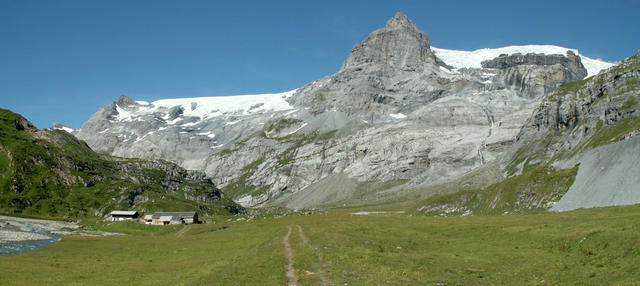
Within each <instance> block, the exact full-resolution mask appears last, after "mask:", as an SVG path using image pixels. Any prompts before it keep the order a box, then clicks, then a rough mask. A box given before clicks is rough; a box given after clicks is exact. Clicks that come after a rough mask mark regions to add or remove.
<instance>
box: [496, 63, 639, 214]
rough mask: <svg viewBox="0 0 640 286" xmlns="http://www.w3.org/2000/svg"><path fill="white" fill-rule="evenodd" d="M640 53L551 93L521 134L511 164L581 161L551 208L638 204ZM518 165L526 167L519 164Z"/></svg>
mask: <svg viewBox="0 0 640 286" xmlns="http://www.w3.org/2000/svg"><path fill="white" fill-rule="evenodd" d="M639 82H640V57H639V56H638V55H636V56H633V57H630V58H628V59H626V60H624V61H623V62H622V63H620V64H619V65H617V66H614V67H612V68H610V69H608V70H606V71H605V72H601V73H600V74H598V75H597V76H595V77H592V78H590V79H588V80H584V81H579V82H575V83H572V84H571V85H567V86H565V87H562V88H561V89H559V90H558V91H557V92H555V93H553V94H551V95H549V96H548V97H547V98H545V100H544V101H543V102H542V103H541V104H540V106H539V107H538V108H536V110H535V111H534V113H533V116H532V117H531V118H530V119H529V120H528V121H527V123H526V124H525V126H524V127H523V128H522V131H521V132H520V134H519V135H518V141H517V143H516V144H515V148H514V149H513V152H515V154H514V155H508V156H506V158H509V160H510V161H511V164H513V162H514V161H517V160H519V159H522V158H528V159H527V160H528V161H527V162H526V164H529V165H546V164H550V165H553V166H555V167H558V168H561V169H564V168H572V167H573V166H575V165H576V164H580V165H579V169H578V174H577V176H576V178H575V181H574V183H573V185H572V186H571V188H570V189H569V191H568V192H567V193H566V194H565V195H564V196H563V197H562V198H561V199H560V201H559V202H558V203H557V204H556V205H555V206H553V208H552V210H557V211H565V210H572V209H577V208H585V207H596V206H610V205H625V204H634V203H640V189H639V187H638V180H637V178H638V176H637V175H635V174H637V173H638V170H639V169H638V168H639V166H638V163H637V162H638V158H637V154H638V151H637V149H638V142H640V141H639V140H638V138H636V136H637V135H640V129H638V124H637V122H638V115H639V114H638V108H639V107H640V106H639V104H638V103H639V102H640V84H639ZM519 168H522V166H520V167H519Z"/></svg>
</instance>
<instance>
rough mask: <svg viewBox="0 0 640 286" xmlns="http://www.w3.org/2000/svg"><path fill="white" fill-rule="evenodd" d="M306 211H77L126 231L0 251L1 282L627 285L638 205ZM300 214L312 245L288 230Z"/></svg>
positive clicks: (639, 255) (633, 266) (636, 257)
mask: <svg viewBox="0 0 640 286" xmlns="http://www.w3.org/2000/svg"><path fill="white" fill-rule="evenodd" d="M354 211H356V209H332V210H327V211H324V212H322V213H319V214H316V215H313V216H308V217H306V216H288V217H284V218H279V219H274V218H271V219H266V220H260V221H251V222H224V223H218V224H208V225H191V226H189V229H188V230H187V231H186V232H185V233H184V234H183V235H181V236H178V235H177V233H178V231H180V230H182V228H183V227H184V226H182V225H178V226H170V227H169V228H166V227H157V226H144V225H134V224H131V223H111V224H108V223H103V222H97V223H96V222H87V224H86V225H98V226H97V227H95V228H97V229H105V230H118V231H122V232H126V233H129V235H126V236H111V237H77V236H66V237H64V239H63V240H62V241H60V242H58V243H55V244H53V245H51V246H48V247H46V248H43V249H39V250H36V251H32V252H28V253H25V254H21V255H15V256H10V257H0V276H2V277H3V285H43V284H46V285H87V284H90V285H114V284H116V285H122V284H130V285H131V284H135V285H205V284H206V285H210V284H214V285H283V284H285V282H286V280H285V276H284V261H285V260H284V246H283V237H284V235H285V234H286V233H287V229H288V227H289V226H294V227H293V229H292V230H293V231H292V234H291V236H290V244H291V247H292V250H293V253H294V256H295V263H294V265H293V267H294V269H295V273H296V275H297V277H298V281H299V282H300V285H320V278H319V273H320V272H321V270H324V271H323V272H324V273H325V276H326V278H327V280H328V282H329V283H330V284H331V285H344V284H345V283H347V284H348V285H434V284H435V285H554V284H558V285H575V284H581V285H592V284H594V285H602V284H606V285H635V284H637V283H640V280H639V278H638V276H637V273H640V264H639V263H638V261H640V248H638V246H637V241H638V240H639V239H640V220H638V218H639V217H640V205H635V206H627V207H610V208H598V209H586V210H577V211H572V212H566V213H543V214H535V215H508V216H479V217H446V218H442V217H423V216H406V215H400V214H386V215H384V214H383V215H375V216H355V215H351V214H350V213H351V212H354ZM296 225H299V226H300V227H301V228H302V230H303V232H304V234H305V235H306V237H308V238H309V242H310V243H311V244H312V245H313V246H315V247H316V248H317V253H318V254H319V257H321V258H322V260H319V259H318V258H317V257H318V256H316V254H315V253H314V251H313V250H312V249H311V248H309V247H308V246H307V245H305V244H304V242H303V241H302V238H301V237H300V236H299V235H298V232H297V228H296V227H295V226H296Z"/></svg>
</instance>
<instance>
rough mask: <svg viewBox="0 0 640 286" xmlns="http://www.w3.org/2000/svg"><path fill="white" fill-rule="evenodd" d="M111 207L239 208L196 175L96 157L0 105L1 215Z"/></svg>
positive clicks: (79, 213) (75, 213) (66, 213)
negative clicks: (37, 127) (0, 107)
mask: <svg viewBox="0 0 640 286" xmlns="http://www.w3.org/2000/svg"><path fill="white" fill-rule="evenodd" d="M113 209H133V210H138V211H142V212H151V211H157V210H165V211H178V210H196V211H198V212H200V213H201V214H203V215H206V214H228V213H230V212H231V213H237V212H239V211H241V210H242V209H241V207H239V206H238V205H236V204H235V203H234V202H233V201H231V200H230V199H228V198H225V197H224V195H223V194H222V192H221V191H220V190H219V189H218V188H216V186H215V185H213V183H212V182H211V181H210V180H209V179H207V178H206V177H205V176H204V174H202V173H197V172H191V171H186V170H184V169H182V168H181V167H178V166H176V165H175V164H171V163H168V162H158V161H145V160H138V159H123V158H114V157H110V156H106V155H101V154H98V153H96V152H94V151H92V150H91V148H89V147H88V146H87V145H86V144H85V143H84V142H82V141H79V140H78V139H76V138H75V137H74V136H73V135H71V134H69V133H67V132H64V131H60V130H55V131H51V130H38V129H36V128H35V127H34V126H33V125H32V124H31V123H30V122H29V121H28V120H26V119H25V118H23V117H22V116H20V115H18V114H15V113H13V112H11V111H9V110H5V109H0V211H1V212H3V213H7V214H23V215H41V216H52V217H70V218H71V217H73V218H77V217H88V216H102V215H104V214H106V213H108V212H109V211H111V210H113Z"/></svg>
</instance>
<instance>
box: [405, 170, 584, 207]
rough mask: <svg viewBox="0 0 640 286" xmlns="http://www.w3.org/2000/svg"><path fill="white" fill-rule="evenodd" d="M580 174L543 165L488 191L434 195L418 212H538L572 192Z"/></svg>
mask: <svg viewBox="0 0 640 286" xmlns="http://www.w3.org/2000/svg"><path fill="white" fill-rule="evenodd" d="M577 172H578V166H575V167H574V168H572V169H566V170H555V169H554V168H553V167H549V166H541V167H535V168H533V169H531V170H528V171H526V172H524V173H522V174H520V175H518V176H514V177H511V178H507V179H505V180H502V181H500V182H498V183H495V184H493V185H490V186H488V187H486V188H484V189H471V190H462V191H458V192H455V193H450V194H444V195H439V196H433V197H430V198H427V199H425V200H423V201H420V202H419V203H417V204H416V205H415V206H414V208H415V209H417V213H422V214H427V215H461V214H475V215H484V214H494V215H495V214H498V215H499V214H504V213H535V212H543V211H545V210H546V208H547V205H548V204H549V203H551V202H557V201H558V200H560V198H561V197H562V196H563V195H564V194H565V193H566V192H567V191H568V190H569V187H570V186H571V185H572V184H573V180H574V178H575V176H576V173H577Z"/></svg>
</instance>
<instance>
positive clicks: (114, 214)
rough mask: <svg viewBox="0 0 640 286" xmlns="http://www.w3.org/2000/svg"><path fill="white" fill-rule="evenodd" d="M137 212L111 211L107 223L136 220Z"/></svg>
mask: <svg viewBox="0 0 640 286" xmlns="http://www.w3.org/2000/svg"><path fill="white" fill-rule="evenodd" d="M138 216H139V215H138V212H137V211H111V213H109V217H108V218H107V220H109V221H123V220H134V219H137V218H138Z"/></svg>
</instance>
